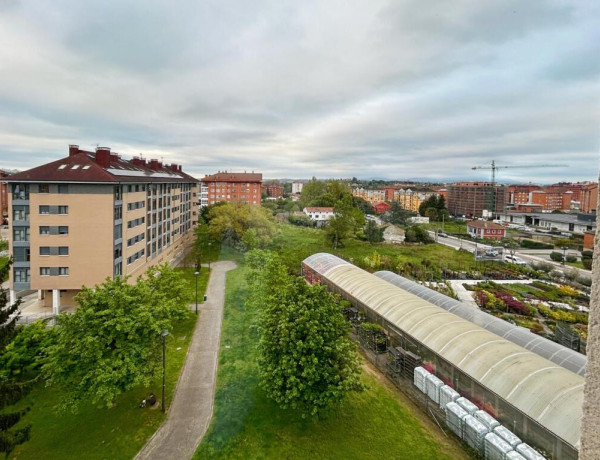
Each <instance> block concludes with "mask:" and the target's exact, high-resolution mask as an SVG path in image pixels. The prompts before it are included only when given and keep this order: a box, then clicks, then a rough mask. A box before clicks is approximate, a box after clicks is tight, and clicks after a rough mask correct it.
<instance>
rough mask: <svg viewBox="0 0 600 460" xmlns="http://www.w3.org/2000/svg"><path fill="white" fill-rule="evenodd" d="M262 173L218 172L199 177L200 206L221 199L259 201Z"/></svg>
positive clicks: (255, 203)
mask: <svg viewBox="0 0 600 460" xmlns="http://www.w3.org/2000/svg"><path fill="white" fill-rule="evenodd" d="M261 184H262V174H260V173H254V172H252V173H232V172H227V171H224V172H218V173H217V174H212V175H207V176H205V177H204V178H203V179H201V189H200V203H199V204H200V207H204V206H208V205H211V204H215V203H219V202H223V201H242V202H244V203H248V204H252V205H260V203H261Z"/></svg>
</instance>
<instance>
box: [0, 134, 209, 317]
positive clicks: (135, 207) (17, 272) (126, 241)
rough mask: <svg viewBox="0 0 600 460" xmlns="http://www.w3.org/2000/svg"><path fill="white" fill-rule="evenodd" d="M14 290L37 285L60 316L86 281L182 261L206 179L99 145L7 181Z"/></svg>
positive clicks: (73, 148)
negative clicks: (201, 182) (201, 183)
mask: <svg viewBox="0 0 600 460" xmlns="http://www.w3.org/2000/svg"><path fill="white" fill-rule="evenodd" d="M5 180H6V181H7V182H8V186H9V204H8V206H9V210H10V216H9V217H10V219H9V248H10V252H11V255H12V256H13V257H14V263H13V267H12V270H11V273H10V280H9V282H10V296H11V299H14V298H15V297H16V293H17V292H20V291H29V290H37V291H38V297H39V298H40V299H42V300H43V303H44V305H45V306H47V307H49V308H50V307H52V309H53V311H54V312H55V313H57V312H58V311H59V309H60V306H61V305H63V306H72V305H74V304H75V302H74V300H73V297H74V296H75V295H76V294H77V293H78V292H79V291H80V289H81V287H82V286H94V285H95V284H98V283H101V282H103V281H104V280H105V279H106V278H115V277H117V276H131V278H130V279H131V282H134V281H135V279H136V278H137V277H138V276H140V275H142V274H143V273H144V272H145V271H146V269H147V268H148V267H150V266H152V265H156V264H162V263H166V262H169V263H175V262H177V261H178V260H180V259H181V258H182V257H183V256H184V255H185V253H186V251H187V250H188V249H189V248H190V246H191V244H192V243H193V237H194V232H193V227H194V225H195V223H196V222H197V220H198V216H197V210H196V208H195V203H196V202H197V193H198V188H199V187H198V181H197V180H196V179H194V178H193V177H191V176H189V175H187V174H185V173H184V172H183V171H182V168H181V166H179V165H175V164H171V165H166V164H165V165H163V164H162V162H159V161H158V160H150V161H146V160H145V159H142V158H133V159H131V160H125V159H123V158H122V157H121V156H120V155H118V154H116V153H113V152H111V150H110V148H107V147H98V148H97V149H96V150H95V152H88V151H84V150H80V149H79V147H78V146H77V145H71V146H69V156H68V157H66V158H62V159H60V160H58V161H54V162H51V163H47V164H45V165H42V166H38V167H36V168H33V169H30V170H28V171H24V172H21V173H18V174H15V175H12V176H10V177H9V178H7V179H5Z"/></svg>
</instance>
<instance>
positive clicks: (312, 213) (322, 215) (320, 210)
mask: <svg viewBox="0 0 600 460" xmlns="http://www.w3.org/2000/svg"><path fill="white" fill-rule="evenodd" d="M304 214H306V215H307V216H308V217H310V219H311V220H314V221H315V222H316V223H317V225H323V224H325V222H327V221H328V220H329V219H331V218H332V217H333V208H331V207H326V206H313V207H307V208H304Z"/></svg>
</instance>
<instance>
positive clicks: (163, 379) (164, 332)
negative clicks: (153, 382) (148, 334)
mask: <svg viewBox="0 0 600 460" xmlns="http://www.w3.org/2000/svg"><path fill="white" fill-rule="evenodd" d="M168 335H169V331H162V332H161V333H160V336H161V337H162V343H163V344H162V345H163V363H162V364H163V366H162V371H163V372H162V407H161V409H162V412H163V414H164V413H165V412H166V408H165V405H166V403H165V367H166V366H165V365H166V359H165V357H166V351H167V347H166V342H167V336H168Z"/></svg>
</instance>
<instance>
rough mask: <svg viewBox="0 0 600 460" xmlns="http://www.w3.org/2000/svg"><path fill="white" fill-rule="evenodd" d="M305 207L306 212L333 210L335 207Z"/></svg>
mask: <svg viewBox="0 0 600 460" xmlns="http://www.w3.org/2000/svg"><path fill="white" fill-rule="evenodd" d="M304 209H306V212H333V208H331V207H320V206H313V207H310V208H304Z"/></svg>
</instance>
